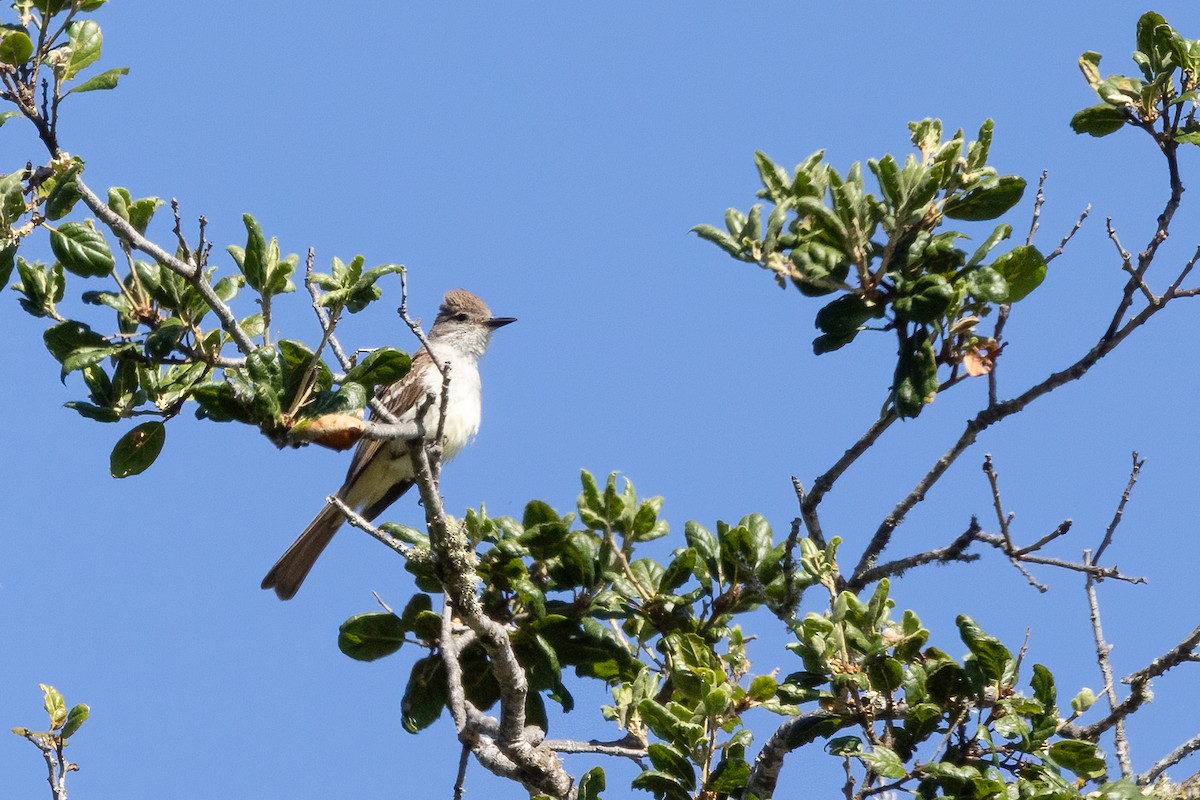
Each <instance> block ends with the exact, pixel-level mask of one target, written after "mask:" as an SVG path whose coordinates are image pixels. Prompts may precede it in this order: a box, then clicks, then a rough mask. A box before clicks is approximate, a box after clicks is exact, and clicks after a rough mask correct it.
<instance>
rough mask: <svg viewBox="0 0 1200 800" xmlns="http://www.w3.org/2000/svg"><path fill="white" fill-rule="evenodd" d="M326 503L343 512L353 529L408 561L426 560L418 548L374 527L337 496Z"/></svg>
mask: <svg viewBox="0 0 1200 800" xmlns="http://www.w3.org/2000/svg"><path fill="white" fill-rule="evenodd" d="M325 501H326V502H327V503H329V505H331V506H336V507H337V510H338V511H340V512H342V515H343V516H344V517H345V518H346V522H347V523H349V525H350V526H351V527H354V528H358V529H359V530H360V531H363V532H364V533H366V534H367V535H369V536H370V537H372V538H373V539H377V540H379V541H381V542H383V543H384V544H386V545H387V546H388V547H390V548H392V549H393V550H395V551H396V552H397V553H399V554H400V555H402V556H404V557H405V558H407V559H410V560H414V561H422V560H424V559H423V557H422V555H421V553H419V552H418V551H417V550H416V548H414V547H413V546H412V545H410V544H409V543H408V542H405V541H402V540H400V539H397V538H396V537H395V536H393V535H392V534H390V533H388V532H387V531H385V530H383V529H381V528H377V527H375V526H374V525H372V524H371V523H370V522H368V521H367V520H366V519H365V518H364V517H363V516H362V515H361V514H359V513H358V512H356V511H355V510H354V509H353V508H351V507H350V506H348V505H346V503H345V502H343V500H342V498H340V497H338V496H337V495H336V494H331V495H329V496H328V497H326V498H325Z"/></svg>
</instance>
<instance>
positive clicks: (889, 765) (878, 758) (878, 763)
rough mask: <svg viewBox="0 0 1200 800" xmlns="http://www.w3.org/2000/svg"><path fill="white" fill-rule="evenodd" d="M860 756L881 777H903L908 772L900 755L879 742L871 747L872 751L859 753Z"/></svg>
mask: <svg viewBox="0 0 1200 800" xmlns="http://www.w3.org/2000/svg"><path fill="white" fill-rule="evenodd" d="M858 757H859V758H861V759H862V760H863V763H865V764H866V765H867V766H869V767H870V768H871V769H873V770H875V773H876V774H877V775H879V776H880V777H881V778H903V777H904V776H905V775H907V774H908V770H906V769H905V768H904V762H902V761H901V760H900V756H898V755H896V752H895V751H894V750H891V749H889V748H887V747H884V746H883V745H879V744H877V745H875V746H874V747H873V748H871V752H869V753H859V754H858Z"/></svg>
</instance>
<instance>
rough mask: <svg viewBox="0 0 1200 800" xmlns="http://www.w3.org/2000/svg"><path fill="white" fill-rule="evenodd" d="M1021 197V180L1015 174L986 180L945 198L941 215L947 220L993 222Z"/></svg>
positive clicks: (1023, 180)
mask: <svg viewBox="0 0 1200 800" xmlns="http://www.w3.org/2000/svg"><path fill="white" fill-rule="evenodd" d="M1024 194H1025V179H1024V178H1021V177H1018V176H1016V175H1004V176H1000V177H994V178H989V179H987V180H984V181H981V182H980V183H979V184H977V185H976V186H975V187H974V188H971V189H969V190H968V191H966V192H964V193H962V194H957V195H955V196H953V197H951V198H950V199H948V200H947V201H946V204H945V206H943V207H942V213H943V214H945V215H946V216H947V217H949V218H950V219H961V220H972V221H977V220H985V219H995V218H996V217H998V216H1000V215H1001V214H1003V213H1004V212H1005V211H1008V210H1009V209H1010V208H1012V207H1013V206H1015V205H1016V204H1017V203H1018V202H1020V200H1021V197H1022V196H1023V195H1024Z"/></svg>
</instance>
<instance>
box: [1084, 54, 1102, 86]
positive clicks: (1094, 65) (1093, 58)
mask: <svg viewBox="0 0 1200 800" xmlns="http://www.w3.org/2000/svg"><path fill="white" fill-rule="evenodd" d="M1101 58H1102V56H1101V55H1100V54H1099V53H1097V52H1095V51H1094V50H1088V51H1087V52H1086V53H1084V54H1083V55H1081V56H1080V57H1079V71H1080V72H1082V73H1083V79H1084V80H1086V81H1087V82H1088V86H1091V87H1092V88H1093V89H1095V88H1096V86H1097V85H1098V84H1099V83H1100V59H1101Z"/></svg>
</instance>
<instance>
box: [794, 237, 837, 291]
mask: <svg viewBox="0 0 1200 800" xmlns="http://www.w3.org/2000/svg"><path fill="white" fill-rule="evenodd" d="M789 258H790V259H791V262H792V267H793V272H792V274H791V278H792V284H793V285H794V286H795V287H796V288H797V289H799V290H800V293H801V294H803V295H805V296H807V297H820V296H821V295H826V294H829V293H830V292H836V291H838V289H841V288H843V284H844V283H845V281H846V276H847V275H849V274H850V261H849V260H848V259H847V258H846V256H845V255H844V254H843V253H842V251H841V250H838V249H837V248H836V247H830V246H829V245H827V244H822V243H820V242H804V243H802V244H798V245H796V247H795V248H793V249H792V253H791V256H790V257H789Z"/></svg>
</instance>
